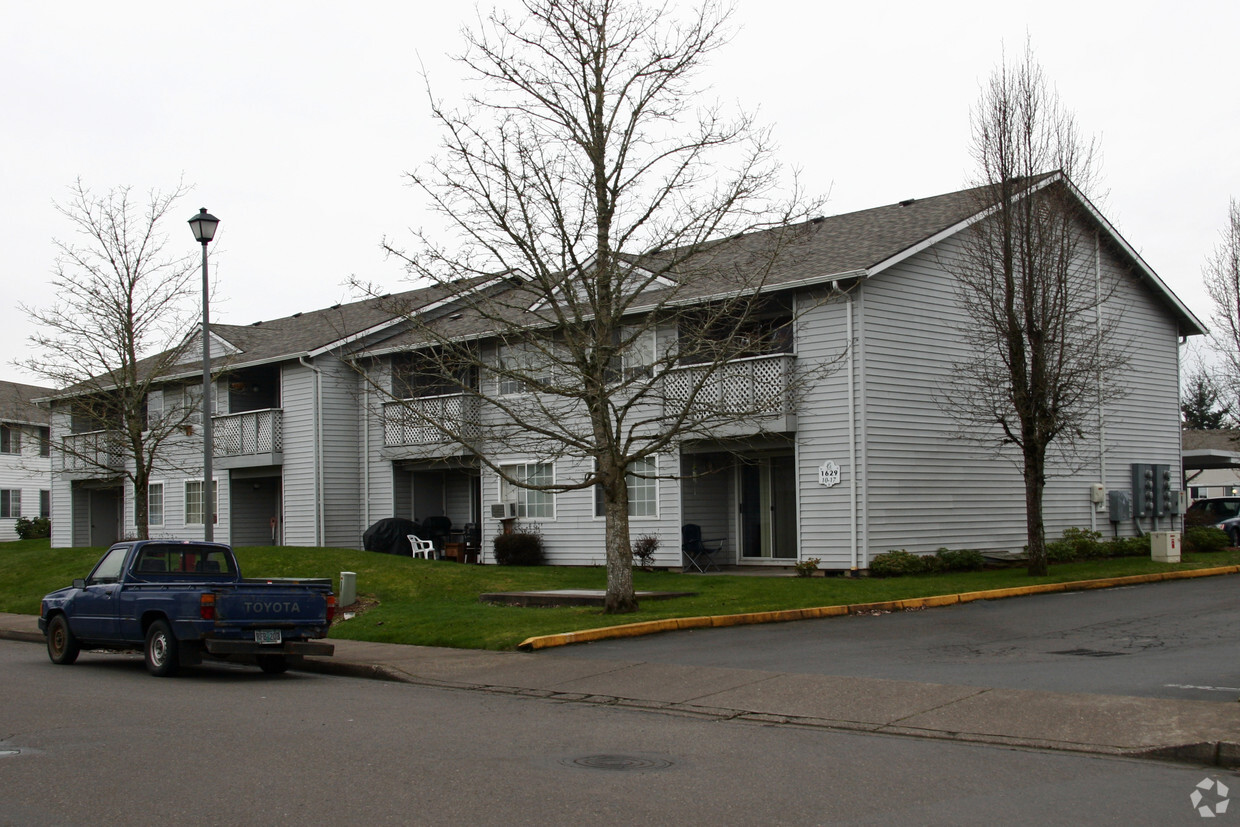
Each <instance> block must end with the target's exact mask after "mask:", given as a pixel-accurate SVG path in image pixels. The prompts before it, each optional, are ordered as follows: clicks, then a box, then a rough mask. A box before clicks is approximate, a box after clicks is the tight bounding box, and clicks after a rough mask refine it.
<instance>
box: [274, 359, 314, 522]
mask: <svg viewBox="0 0 1240 827" xmlns="http://www.w3.org/2000/svg"><path fill="white" fill-rule="evenodd" d="M280 399H281V400H282V401H283V405H284V542H285V544H286V545H290V546H313V545H315V544H316V542H317V540H318V530H317V525H316V523H317V519H318V501H317V497H316V493H317V492H316V477H315V470H316V469H315V439H316V436H315V374H314V372H313V371H311V370H310V369H309V368H306V367H303V366H302V365H300V364H296V363H290V364H287V365H285V366H284V368H283V370H282V371H281V387H280Z"/></svg>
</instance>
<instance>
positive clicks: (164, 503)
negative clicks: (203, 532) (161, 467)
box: [146, 481, 201, 527]
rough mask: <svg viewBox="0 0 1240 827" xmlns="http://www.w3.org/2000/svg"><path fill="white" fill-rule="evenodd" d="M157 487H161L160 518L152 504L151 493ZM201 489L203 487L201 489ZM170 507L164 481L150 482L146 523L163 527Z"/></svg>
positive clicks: (147, 491)
mask: <svg viewBox="0 0 1240 827" xmlns="http://www.w3.org/2000/svg"><path fill="white" fill-rule="evenodd" d="M155 489H159V519H155V507H154V506H153V505H152V504H151V500H152V497H151V495H152V494H153V493H155ZM200 490H201V489H200ZM167 509H168V497H167V496H166V489H165V488H164V483H163V481H160V482H148V483H147V486H146V524H147V526H148V527H149V526H155V527H162V526H163V525H164V514H165V512H166V511H167ZM200 525H201V523H200Z"/></svg>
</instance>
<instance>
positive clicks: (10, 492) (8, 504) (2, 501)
mask: <svg viewBox="0 0 1240 827" xmlns="http://www.w3.org/2000/svg"><path fill="white" fill-rule="evenodd" d="M21 515H22V492H21V489H20V488H5V489H3V490H0V519H6V520H15V519H17V518H18V517H20V516H21Z"/></svg>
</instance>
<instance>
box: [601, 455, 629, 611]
mask: <svg viewBox="0 0 1240 827" xmlns="http://www.w3.org/2000/svg"><path fill="white" fill-rule="evenodd" d="M606 476H607V477H608V478H609V479H608V481H607V482H605V483H604V484H603V503H604V506H603V513H604V515H605V517H606V521H607V543H606V544H607V596H606V597H605V598H604V601H603V611H604V612H605V613H607V614H627V613H629V612H635V611H637V596H636V594H635V593H634V591H633V546H632V545H631V544H630V543H629V487H628V481H627V480H626V479H625V475H624V474H623V473H617V472H615V471H613V472H612V473H610V474H607V475H606Z"/></svg>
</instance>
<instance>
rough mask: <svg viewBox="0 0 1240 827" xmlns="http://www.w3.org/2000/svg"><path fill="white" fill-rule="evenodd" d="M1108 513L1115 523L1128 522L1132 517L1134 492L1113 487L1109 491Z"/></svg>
mask: <svg viewBox="0 0 1240 827" xmlns="http://www.w3.org/2000/svg"><path fill="white" fill-rule="evenodd" d="M1107 513H1108V516H1109V517H1110V518H1111V522H1113V523H1126V522H1128V521H1129V520H1131V519H1132V494H1131V493H1130V492H1128V491H1120V490H1118V489H1115V488H1112V489H1111V490H1110V491H1108V492H1107Z"/></svg>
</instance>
